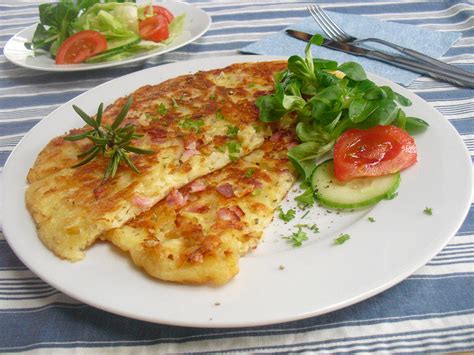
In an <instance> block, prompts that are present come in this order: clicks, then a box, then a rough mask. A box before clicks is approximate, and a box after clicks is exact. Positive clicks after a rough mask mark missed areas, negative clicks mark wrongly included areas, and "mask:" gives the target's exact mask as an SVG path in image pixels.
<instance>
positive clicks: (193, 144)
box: [184, 141, 197, 150]
mask: <svg viewBox="0 0 474 355" xmlns="http://www.w3.org/2000/svg"><path fill="white" fill-rule="evenodd" d="M184 148H185V149H186V150H196V148H197V146H196V141H190V142H186V143H185V145H184Z"/></svg>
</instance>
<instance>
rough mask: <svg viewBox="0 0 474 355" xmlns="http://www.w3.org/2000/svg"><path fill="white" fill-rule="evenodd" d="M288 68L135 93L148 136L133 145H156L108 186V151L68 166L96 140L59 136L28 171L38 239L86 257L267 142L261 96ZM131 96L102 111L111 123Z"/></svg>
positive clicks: (246, 66) (132, 118)
mask: <svg viewBox="0 0 474 355" xmlns="http://www.w3.org/2000/svg"><path fill="white" fill-rule="evenodd" d="M285 65H286V63H285V62H262V63H242V64H234V65H231V66H229V67H227V68H224V69H216V70H211V71H207V72H198V73H196V74H193V75H185V76H181V77H178V78H175V79H171V80H168V81H166V82H164V83H161V84H159V85H155V86H145V87H142V88H140V89H138V90H137V91H135V92H134V93H133V94H132V96H133V105H132V107H131V109H130V111H129V112H128V114H127V117H126V119H125V121H124V122H123V125H125V124H128V123H131V124H134V125H135V126H136V130H137V133H141V134H143V137H142V138H139V139H137V140H135V141H134V142H133V144H134V145H135V146H138V147H140V148H144V149H152V150H153V151H154V154H151V155H141V154H132V155H131V160H132V161H133V163H134V165H135V166H136V167H137V168H138V169H139V171H140V174H136V173H134V172H133V171H132V170H131V169H129V168H128V167H127V166H125V165H121V166H120V167H119V169H118V171H117V174H116V176H115V177H114V178H113V179H109V180H107V181H106V182H105V183H104V182H102V178H103V175H104V170H105V168H106V166H107V164H108V159H107V158H106V157H103V156H99V157H97V158H95V159H94V160H92V161H91V162H90V163H88V164H86V165H83V166H81V167H78V168H71V166H72V165H73V164H76V163H77V162H78V161H79V160H78V159H77V157H76V155H77V154H80V153H82V152H84V151H85V150H87V149H89V148H90V147H91V144H92V143H90V142H89V141H88V140H85V139H84V140H81V141H76V142H69V141H65V140H64V139H63V137H58V138H55V139H53V140H52V141H51V142H50V143H49V144H48V145H47V146H46V147H45V148H44V149H43V151H42V152H41V153H40V155H39V156H38V158H37V160H36V162H35V164H34V166H33V168H32V169H31V171H30V173H29V175H28V182H30V186H29V187H28V189H27V191H26V205H27V208H28V210H29V211H30V213H31V215H32V216H33V218H34V220H35V222H36V225H37V228H38V234H39V236H40V238H41V240H42V241H43V242H44V244H45V245H46V246H47V247H48V248H49V249H51V250H52V251H53V252H54V253H55V254H56V255H58V256H60V257H61V258H66V259H69V260H78V259H81V258H83V256H84V253H83V250H84V249H85V248H86V247H88V246H89V245H91V244H92V243H93V242H94V241H95V240H96V239H97V237H98V236H99V235H100V234H101V233H103V232H105V231H107V230H109V229H111V228H118V227H120V226H122V225H123V224H124V223H125V222H127V221H128V220H130V219H131V218H133V217H135V216H137V215H139V214H140V213H142V212H144V211H146V210H148V209H150V208H151V207H152V206H153V205H154V204H155V203H157V202H158V201H160V200H161V199H163V198H164V197H165V196H166V195H168V193H170V192H171V191H172V189H178V188H180V187H182V186H184V185H185V184H187V183H189V182H190V181H192V180H194V179H196V178H198V177H200V176H203V175H206V174H208V173H210V172H212V171H215V170H217V169H220V168H222V167H224V166H225V165H227V164H228V163H230V162H231V161H235V160H237V159H238V158H239V157H241V156H243V155H246V154H249V153H250V152H251V151H253V150H254V149H256V148H258V147H259V146H261V145H262V143H263V141H264V138H265V136H266V135H267V134H268V130H269V129H268V127H267V126H266V125H264V124H263V123H261V122H259V120H258V108H257V107H256V106H255V100H256V98H257V97H259V96H261V95H264V94H267V93H269V92H271V91H272V90H273V85H274V82H273V74H274V73H275V72H277V71H280V70H283V69H284V68H285ZM126 100H127V98H121V99H119V100H117V101H116V102H115V103H114V104H113V105H111V106H109V107H108V108H107V109H106V110H105V112H104V118H103V120H104V121H105V123H109V124H110V123H111V122H112V121H113V120H114V118H115V117H116V115H117V113H118V112H119V111H120V110H121V108H122V107H123V105H124V104H125V102H126ZM84 129H85V128H83V129H80V130H74V132H73V133H77V132H80V131H81V130H84Z"/></svg>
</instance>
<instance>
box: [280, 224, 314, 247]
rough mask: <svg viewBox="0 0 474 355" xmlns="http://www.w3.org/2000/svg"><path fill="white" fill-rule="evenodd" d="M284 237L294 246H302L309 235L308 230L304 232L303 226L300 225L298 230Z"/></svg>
mask: <svg viewBox="0 0 474 355" xmlns="http://www.w3.org/2000/svg"><path fill="white" fill-rule="evenodd" d="M283 239H288V240H289V241H290V242H291V243H292V244H293V246H294V247H300V246H302V245H303V242H304V241H305V240H308V235H307V234H306V232H303V228H301V227H298V231H296V232H294V233H293V234H292V235H290V236H289V237H283Z"/></svg>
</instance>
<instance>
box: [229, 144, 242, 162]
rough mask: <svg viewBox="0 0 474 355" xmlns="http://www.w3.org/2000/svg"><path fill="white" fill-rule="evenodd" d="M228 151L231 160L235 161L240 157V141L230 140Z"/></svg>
mask: <svg viewBox="0 0 474 355" xmlns="http://www.w3.org/2000/svg"><path fill="white" fill-rule="evenodd" d="M227 151H228V152H229V158H230V160H232V161H234V160H237V159H239V158H240V143H239V142H237V141H230V142H229V143H227Z"/></svg>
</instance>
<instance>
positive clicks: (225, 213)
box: [217, 206, 245, 222]
mask: <svg viewBox="0 0 474 355" xmlns="http://www.w3.org/2000/svg"><path fill="white" fill-rule="evenodd" d="M244 215H245V213H244V211H242V209H241V208H240V207H239V206H232V207H223V208H220V209H219V210H218V211H217V216H218V217H219V219H221V220H223V221H228V222H238V221H240V217H242V216H244Z"/></svg>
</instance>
